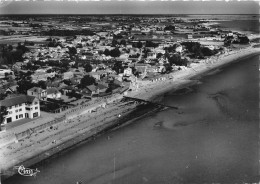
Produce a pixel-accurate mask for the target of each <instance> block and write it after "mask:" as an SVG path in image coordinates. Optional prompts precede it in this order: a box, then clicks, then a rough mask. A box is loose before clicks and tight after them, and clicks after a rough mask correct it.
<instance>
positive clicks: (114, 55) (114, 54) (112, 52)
mask: <svg viewBox="0 0 260 184" xmlns="http://www.w3.org/2000/svg"><path fill="white" fill-rule="evenodd" d="M120 54H121V52H120V50H119V49H118V48H115V49H113V50H111V51H110V55H111V56H112V57H119V56H120Z"/></svg>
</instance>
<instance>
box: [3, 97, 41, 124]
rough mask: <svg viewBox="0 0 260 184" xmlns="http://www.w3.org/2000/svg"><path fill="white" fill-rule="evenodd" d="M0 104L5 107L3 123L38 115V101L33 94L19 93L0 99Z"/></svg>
mask: <svg viewBox="0 0 260 184" xmlns="http://www.w3.org/2000/svg"><path fill="white" fill-rule="evenodd" d="M0 106H4V107H6V108H7V112H8V114H7V115H5V116H4V117H5V118H4V120H3V122H2V123H3V124H7V123H11V122H13V121H17V120H21V119H24V118H30V119H33V118H37V117H39V116H40V102H39V99H38V98H36V97H35V96H28V95H19V96H13V97H9V98H6V99H5V100H2V101H0Z"/></svg>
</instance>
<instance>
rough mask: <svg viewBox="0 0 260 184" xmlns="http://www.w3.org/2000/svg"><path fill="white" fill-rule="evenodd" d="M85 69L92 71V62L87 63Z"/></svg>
mask: <svg viewBox="0 0 260 184" xmlns="http://www.w3.org/2000/svg"><path fill="white" fill-rule="evenodd" d="M84 69H85V71H86V72H91V71H92V66H91V64H90V63H87V64H85V66H84Z"/></svg>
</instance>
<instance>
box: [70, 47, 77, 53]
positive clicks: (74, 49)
mask: <svg viewBox="0 0 260 184" xmlns="http://www.w3.org/2000/svg"><path fill="white" fill-rule="evenodd" d="M69 54H70V55H75V54H77V49H76V48H75V47H69Z"/></svg>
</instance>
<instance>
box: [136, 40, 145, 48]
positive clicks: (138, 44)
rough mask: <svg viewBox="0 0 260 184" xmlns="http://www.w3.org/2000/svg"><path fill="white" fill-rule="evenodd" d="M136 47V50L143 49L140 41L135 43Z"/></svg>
mask: <svg viewBox="0 0 260 184" xmlns="http://www.w3.org/2000/svg"><path fill="white" fill-rule="evenodd" d="M136 47H137V48H139V49H140V48H142V47H143V44H142V42H140V41H139V42H137V45H136Z"/></svg>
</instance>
